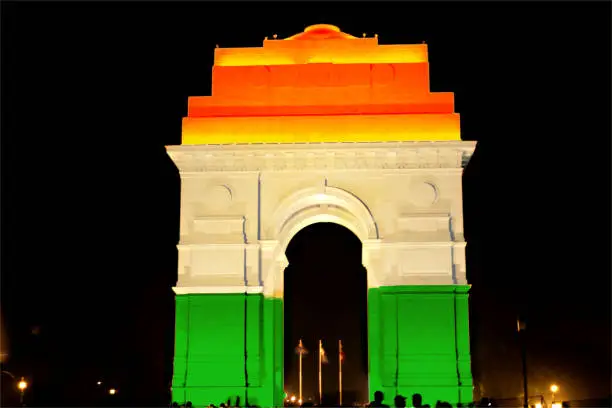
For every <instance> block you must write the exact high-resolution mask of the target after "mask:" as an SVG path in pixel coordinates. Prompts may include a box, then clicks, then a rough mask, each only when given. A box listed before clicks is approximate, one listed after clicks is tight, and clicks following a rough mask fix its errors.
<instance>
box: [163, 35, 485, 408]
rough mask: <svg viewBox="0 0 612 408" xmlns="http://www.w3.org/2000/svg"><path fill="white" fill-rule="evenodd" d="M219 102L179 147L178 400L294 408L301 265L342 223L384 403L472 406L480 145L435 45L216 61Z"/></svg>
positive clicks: (343, 40) (372, 385)
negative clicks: (473, 170) (468, 133)
mask: <svg viewBox="0 0 612 408" xmlns="http://www.w3.org/2000/svg"><path fill="white" fill-rule="evenodd" d="M304 41H306V42H304ZM305 45H307V47H305ZM212 91H213V92H212V96H202V97H191V98H189V109H188V116H187V117H186V118H185V119H184V121H183V137H182V144H181V145H180V146H169V147H167V151H168V154H169V155H170V156H171V157H172V160H173V161H174V163H175V164H176V166H177V167H178V169H179V172H180V175H181V227H180V230H181V237H180V244H179V245H178V282H177V285H176V287H175V292H176V294H177V296H176V333H175V356H174V377H173V385H172V387H173V395H174V396H175V399H176V400H177V401H179V402H181V401H188V400H191V401H198V403H203V404H208V403H214V404H219V403H220V402H221V401H227V399H228V398H230V397H231V398H235V396H237V395H239V396H240V398H241V401H243V402H244V401H245V399H248V402H249V403H251V404H258V405H261V406H279V405H282V402H283V392H284V390H283V343H284V341H283V296H284V285H283V273H284V269H285V267H286V266H287V263H288V262H287V258H286V256H285V250H286V248H287V245H288V243H289V242H290V240H291V239H292V238H293V237H294V236H295V234H297V233H298V231H300V230H302V229H303V228H305V227H307V226H309V225H312V224H315V223H320V222H331V223H335V224H339V225H341V226H343V227H345V228H347V229H348V230H350V231H351V232H353V233H354V234H355V235H356V236H357V237H358V238H359V239H360V240H361V242H362V264H363V266H364V267H365V268H366V270H367V281H368V353H369V373H368V374H369V391H370V393H373V392H374V391H375V390H381V391H383V392H384V393H385V394H386V395H387V396H392V395H394V394H396V393H400V394H403V395H410V394H412V393H415V392H419V393H422V394H423V397H424V402H425V403H429V404H433V403H435V401H436V400H438V399H439V400H445V401H452V402H462V403H465V402H470V401H471V396H472V377H471V368H470V347H469V326H468V295H467V292H468V290H469V286H468V284H467V280H466V271H465V246H466V242H465V240H464V236H463V208H462V191H461V176H462V173H463V166H464V165H465V164H466V163H467V162H468V160H469V158H470V157H471V154H472V152H473V151H474V148H475V143H473V142H465V141H462V140H461V137H460V122H459V115H458V114H457V113H455V111H454V96H453V94H452V93H438V92H431V91H430V89H429V62H428V49H427V45H426V44H413V45H379V44H378V38H377V37H376V36H375V37H373V38H367V37H366V38H357V37H354V36H351V35H348V34H346V33H342V32H341V31H340V30H339V29H338V28H337V27H333V26H328V25H317V26H314V27H310V28H308V29H307V30H305V32H304V33H300V34H297V35H295V36H292V37H289V38H287V39H277V38H275V39H266V40H265V41H264V44H263V47H260V48H216V49H215V66H214V70H213V83H212ZM210 333H223V334H224V335H223V336H222V337H220V336H215V335H212V336H211V335H210Z"/></svg>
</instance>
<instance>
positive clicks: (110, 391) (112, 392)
mask: <svg viewBox="0 0 612 408" xmlns="http://www.w3.org/2000/svg"><path fill="white" fill-rule="evenodd" d="M108 393H109V394H110V395H115V394H116V393H117V390H116V389H114V388H111V389H110V390H108Z"/></svg>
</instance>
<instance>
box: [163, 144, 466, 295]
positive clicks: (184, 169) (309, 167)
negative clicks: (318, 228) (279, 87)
mask: <svg viewBox="0 0 612 408" xmlns="http://www.w3.org/2000/svg"><path fill="white" fill-rule="evenodd" d="M474 148H475V142H398V143H316V144H315V143H313V144H250V145H246V144H245V145H182V146H169V147H168V148H167V150H168V153H169V155H170V156H171V158H172V159H173V161H174V163H175V164H176V165H177V167H178V168H179V171H180V176H181V183H182V185H181V224H180V244H179V246H178V249H179V278H178V283H177V287H176V288H175V291H176V292H177V293H179V294H180V293H223V292H244V291H249V292H251V293H257V292H263V293H265V294H267V295H269V296H275V297H282V295H283V286H284V285H283V272H284V269H285V267H286V266H287V262H288V261H287V258H286V256H285V250H286V248H287V245H288V244H289V242H290V240H291V239H292V237H293V236H294V235H295V234H296V233H297V232H299V231H300V230H301V229H303V228H304V227H306V226H308V225H310V224H314V223H318V222H334V223H337V224H340V225H343V226H345V227H346V228H348V229H349V230H351V231H352V232H353V233H355V235H356V236H357V237H359V238H360V240H361V242H362V243H363V260H362V262H363V265H364V266H365V267H366V268H367V271H368V285H369V287H379V286H395V285H452V284H459V285H464V284H466V283H467V282H466V276H465V240H464V236H463V208H462V182H461V177H462V172H463V165H464V164H465V163H467V161H468V160H469V158H470V156H471V154H472V152H473V150H474Z"/></svg>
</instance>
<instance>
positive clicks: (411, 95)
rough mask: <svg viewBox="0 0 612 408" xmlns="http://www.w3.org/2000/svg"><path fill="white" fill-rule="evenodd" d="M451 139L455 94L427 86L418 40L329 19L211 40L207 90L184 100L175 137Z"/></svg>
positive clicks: (219, 140)
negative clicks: (233, 44)
mask: <svg viewBox="0 0 612 408" xmlns="http://www.w3.org/2000/svg"><path fill="white" fill-rule="evenodd" d="M456 140H460V126H459V116H458V115H457V114H456V113H455V112H454V97H453V94H452V93H448V92H431V91H430V89H429V62H428V58H427V45H425V44H394V45H379V44H378V36H377V35H374V36H370V37H368V36H366V35H364V36H362V37H361V38H358V37H355V36H353V35H350V34H347V33H344V32H342V31H341V30H340V28H338V27H336V26H333V25H329V24H316V25H311V26H309V27H306V29H305V30H304V31H303V32H301V33H298V34H295V35H292V36H289V37H287V38H284V39H281V38H279V36H277V35H274V36H272V39H270V38H266V39H264V41H263V46H262V47H244V48H216V49H215V59H214V66H213V72H212V95H210V96H192V97H190V98H189V104H188V113H187V117H186V118H185V119H184V121H183V144H234V143H306V142H308V143H311V142H382V141H456Z"/></svg>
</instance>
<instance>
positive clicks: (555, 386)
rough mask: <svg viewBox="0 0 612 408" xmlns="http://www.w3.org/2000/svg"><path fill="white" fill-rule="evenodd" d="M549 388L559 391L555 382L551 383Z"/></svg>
mask: <svg viewBox="0 0 612 408" xmlns="http://www.w3.org/2000/svg"><path fill="white" fill-rule="evenodd" d="M550 390H551V391H552V392H557V391H559V386H558V385H556V384H553V385H551V386H550Z"/></svg>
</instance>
